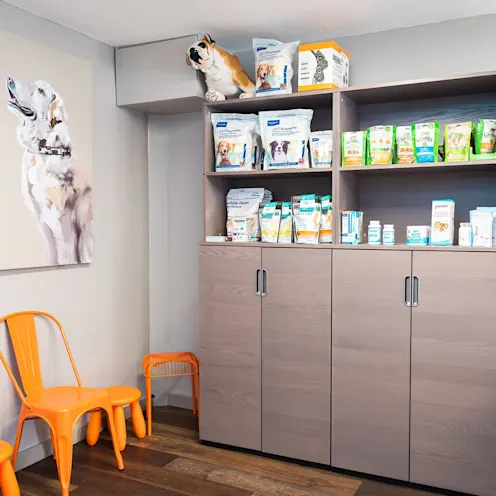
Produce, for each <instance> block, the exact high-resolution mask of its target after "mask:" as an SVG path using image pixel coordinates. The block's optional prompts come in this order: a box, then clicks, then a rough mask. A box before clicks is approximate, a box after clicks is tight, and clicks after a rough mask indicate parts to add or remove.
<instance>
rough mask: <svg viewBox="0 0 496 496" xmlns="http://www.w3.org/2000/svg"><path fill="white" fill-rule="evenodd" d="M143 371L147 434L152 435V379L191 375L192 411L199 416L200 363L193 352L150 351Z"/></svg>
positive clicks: (144, 361) (144, 362) (145, 359)
mask: <svg viewBox="0 0 496 496" xmlns="http://www.w3.org/2000/svg"><path fill="white" fill-rule="evenodd" d="M143 373H144V375H145V377H146V418H147V423H148V435H149V436H151V435H152V379H155V378H158V377H181V376H188V375H189V376H191V393H192V399H193V413H194V414H195V415H196V414H197V413H198V416H200V363H199V362H198V358H196V356H195V354H194V353H191V352H189V351H180V352H168V353H151V354H150V355H146V357H145V358H144V360H143ZM195 379H196V381H195Z"/></svg>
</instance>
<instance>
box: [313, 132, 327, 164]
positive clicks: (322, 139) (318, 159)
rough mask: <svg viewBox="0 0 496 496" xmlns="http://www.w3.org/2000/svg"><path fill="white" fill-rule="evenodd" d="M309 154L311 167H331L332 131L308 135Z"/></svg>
mask: <svg viewBox="0 0 496 496" xmlns="http://www.w3.org/2000/svg"><path fill="white" fill-rule="evenodd" d="M310 153H311V155H312V167H313V168H315V169H318V168H321V167H331V164H332V131H315V132H313V133H310Z"/></svg>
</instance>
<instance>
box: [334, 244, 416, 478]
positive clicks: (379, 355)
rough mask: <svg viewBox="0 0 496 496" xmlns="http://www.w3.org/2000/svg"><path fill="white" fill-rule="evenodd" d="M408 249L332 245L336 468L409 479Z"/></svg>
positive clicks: (409, 272)
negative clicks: (334, 247)
mask: <svg viewBox="0 0 496 496" xmlns="http://www.w3.org/2000/svg"><path fill="white" fill-rule="evenodd" d="M411 258H412V254H411V252H408V251H373V250H353V251H352V250H333V307H332V454H331V463H332V465H333V466H335V467H339V468H344V469H348V470H354V471H358V472H365V473H369V474H374V475H380V476H385V477H390V478H395V479H400V480H408V475H409V474H408V472H409V428H410V426H409V421H410V419H409V415H410V412H409V408H410V317H411V307H409V306H406V305H405V284H406V283H408V282H409V281H410V280H409V279H406V278H408V277H410V276H411V263H412V262H411Z"/></svg>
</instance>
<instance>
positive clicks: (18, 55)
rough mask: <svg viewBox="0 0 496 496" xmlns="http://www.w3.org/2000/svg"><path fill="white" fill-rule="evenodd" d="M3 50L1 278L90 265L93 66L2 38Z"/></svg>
mask: <svg viewBox="0 0 496 496" xmlns="http://www.w3.org/2000/svg"><path fill="white" fill-rule="evenodd" d="M0 46H1V47H2V50H0V76H3V80H4V83H5V86H4V89H3V92H0V94H3V98H0V150H2V155H1V160H0V167H1V170H0V173H1V176H0V177H1V180H0V232H1V233H2V235H3V237H4V242H3V243H0V270H2V269H13V268H25V267H39V266H40V267H41V266H50V265H70V264H80V263H90V262H91V261H92V260H93V233H92V227H93V205H92V194H93V184H92V161H93V148H92V108H93V102H92V84H93V81H92V70H91V62H90V61H88V60H85V59H80V58H78V57H74V56H72V55H69V54H67V53H64V52H61V51H58V50H55V49H53V48H51V47H48V46H45V45H41V44H38V43H35V42H33V41H30V40H26V39H24V38H21V37H18V36H16V35H13V34H11V33H8V32H6V31H2V30H0ZM5 47H6V48H7V49H4V48H5Z"/></svg>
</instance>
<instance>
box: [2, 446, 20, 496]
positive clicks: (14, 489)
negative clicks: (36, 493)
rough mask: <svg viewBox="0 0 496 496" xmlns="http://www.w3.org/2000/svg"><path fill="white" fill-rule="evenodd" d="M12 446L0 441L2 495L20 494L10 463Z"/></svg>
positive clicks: (15, 495)
mask: <svg viewBox="0 0 496 496" xmlns="http://www.w3.org/2000/svg"><path fill="white" fill-rule="evenodd" d="M11 454H12V446H11V445H10V444H9V443H6V442H5V441H0V493H1V494H3V496H21V493H20V491H19V485H18V484H17V479H16V476H15V474H14V469H13V468H12V464H11V463H10V455H11Z"/></svg>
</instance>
